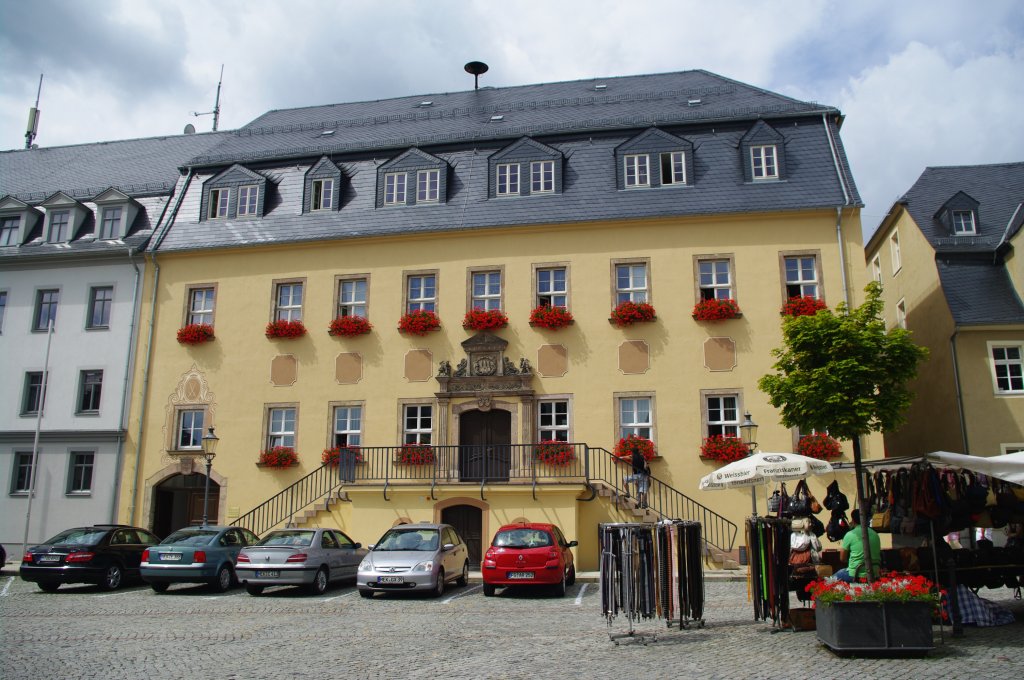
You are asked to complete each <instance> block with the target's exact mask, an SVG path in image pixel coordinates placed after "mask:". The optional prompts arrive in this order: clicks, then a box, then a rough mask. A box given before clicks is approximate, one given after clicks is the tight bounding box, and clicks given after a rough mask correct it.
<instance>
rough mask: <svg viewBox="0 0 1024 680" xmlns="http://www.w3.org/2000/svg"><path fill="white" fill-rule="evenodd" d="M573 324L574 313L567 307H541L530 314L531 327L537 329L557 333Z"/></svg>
mask: <svg viewBox="0 0 1024 680" xmlns="http://www.w3.org/2000/svg"><path fill="white" fill-rule="evenodd" d="M573 323H575V322H574V321H573V318H572V312H570V311H569V310H568V309H566V308H565V307H552V306H550V305H541V306H540V307H537V308H535V309H534V310H533V311H532V312H530V325H531V326H533V327H535V328H546V329H548V330H549V331H557V330H558V329H559V328H565V327H566V326H570V325H572V324H573Z"/></svg>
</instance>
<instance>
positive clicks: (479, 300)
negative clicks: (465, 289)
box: [469, 270, 501, 312]
mask: <svg viewBox="0 0 1024 680" xmlns="http://www.w3.org/2000/svg"><path fill="white" fill-rule="evenodd" d="M470 277H471V282H472V283H471V285H472V287H473V288H472V296H471V298H470V305H469V307H470V309H482V310H484V311H487V312H489V311H491V310H495V309H501V271H500V270H498V271H477V272H471V274H470Z"/></svg>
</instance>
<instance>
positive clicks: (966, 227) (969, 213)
mask: <svg viewBox="0 0 1024 680" xmlns="http://www.w3.org/2000/svg"><path fill="white" fill-rule="evenodd" d="M975 231H976V229H975V227H974V211H973V210H954V211H953V233H954V234H956V235H965V234H973V233H975Z"/></svg>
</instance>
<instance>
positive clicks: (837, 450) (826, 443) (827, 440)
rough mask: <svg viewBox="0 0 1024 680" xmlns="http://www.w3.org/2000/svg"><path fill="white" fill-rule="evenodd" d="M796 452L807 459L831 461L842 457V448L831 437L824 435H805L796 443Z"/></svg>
mask: <svg viewBox="0 0 1024 680" xmlns="http://www.w3.org/2000/svg"><path fill="white" fill-rule="evenodd" d="M796 452H797V453H799V454H800V455H801V456H807V457H808V458H818V459H819V460H832V459H833V458H838V457H839V456H841V455H843V447H842V446H840V444H839V442H837V441H836V440H835V439H833V438H832V437H830V436H828V435H827V434H824V433H818V432H816V433H814V434H805V435H804V436H803V437H800V441H799V442H797V445H796Z"/></svg>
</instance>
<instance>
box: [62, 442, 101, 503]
mask: <svg viewBox="0 0 1024 680" xmlns="http://www.w3.org/2000/svg"><path fill="white" fill-rule="evenodd" d="M95 466H96V454H95V453H94V452H93V451H72V452H71V455H70V456H69V457H68V484H67V492H66V493H67V495H69V496H87V495H89V494H90V493H92V478H93V469H94V468H95Z"/></svg>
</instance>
